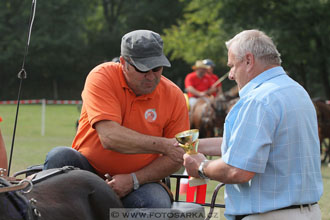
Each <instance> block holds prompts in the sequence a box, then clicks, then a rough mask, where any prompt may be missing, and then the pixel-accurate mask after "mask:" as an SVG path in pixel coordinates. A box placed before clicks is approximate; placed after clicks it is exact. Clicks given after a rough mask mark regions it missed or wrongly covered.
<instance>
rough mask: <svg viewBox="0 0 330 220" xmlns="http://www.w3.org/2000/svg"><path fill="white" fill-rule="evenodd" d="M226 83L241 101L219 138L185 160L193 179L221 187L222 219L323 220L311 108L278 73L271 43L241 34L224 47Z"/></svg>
mask: <svg viewBox="0 0 330 220" xmlns="http://www.w3.org/2000/svg"><path fill="white" fill-rule="evenodd" d="M226 45H227V48H228V66H229V67H230V73H229V78H230V79H232V80H235V81H236V83H237V85H238V88H239V96H240V100H239V101H238V102H237V103H236V105H235V106H234V107H233V108H232V110H231V111H230V113H229V114H228V115H227V117H226V121H225V125H224V135H223V138H211V139H201V140H200V144H199V145H200V147H199V150H198V151H199V152H201V153H205V154H211V155H217V154H218V155H219V153H220V151H219V145H220V144H221V155H222V157H221V158H220V159H217V160H214V161H207V160H206V159H205V157H204V155H202V154H198V155H193V156H191V155H187V154H186V155H185V156H184V159H185V162H184V165H185V166H186V169H187V172H188V174H189V175H191V176H195V177H202V178H211V179H214V180H218V181H220V182H223V183H226V190H225V203H226V210H225V216H226V217H227V218H228V219H233V220H234V219H236V220H237V219H244V220H251V219H313V220H314V219H321V211H320V208H319V206H318V204H317V202H318V201H319V200H320V197H321V195H322V192H323V184H322V175H321V164H320V150H319V138H318V128H317V118H316V112H315V108H314V106H313V103H312V101H311V99H310V97H309V95H308V94H307V92H306V91H305V90H304V88H303V87H302V86H300V85H299V84H298V83H297V82H295V81H294V80H292V79H291V78H290V77H289V76H288V75H287V74H286V73H285V71H284V69H283V68H282V67H281V66H280V65H281V59H280V54H279V52H278V51H277V49H276V47H275V45H274V43H273V42H272V40H271V39H270V38H269V37H268V36H267V35H265V34H264V33H263V32H261V31H258V30H247V31H243V32H241V33H239V34H237V35H236V36H235V37H234V38H233V39H231V40H230V41H228V42H226Z"/></svg>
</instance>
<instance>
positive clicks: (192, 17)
mask: <svg viewBox="0 0 330 220" xmlns="http://www.w3.org/2000/svg"><path fill="white" fill-rule="evenodd" d="M30 7H31V1H28V0H24V1H22V0H1V1H0V20H1V23H0V51H1V53H0V100H5V99H15V98H16V97H17V90H18V84H19V80H18V78H17V73H18V71H19V70H20V67H21V64H22V59H23V54H24V49H25V43H26V36H27V27H28V20H29V16H30ZM329 10H330V2H329V0H267V1H266V0H265V1H260V0H250V1H244V0H236V1H231V0H221V1H219V0H171V1H152V0H143V1H135V0H89V1H84V0H56V1H55V0H48V1H38V2H37V9H36V17H35V22H34V26H33V29H32V36H31V42H30V48H29V54H28V56H27V59H26V67H25V69H26V71H27V74H28V77H27V79H26V80H24V82H23V88H22V98H48V99H80V93H81V90H82V88H83V85H84V81H85V78H86V75H87V74H88V73H89V71H90V70H91V69H92V68H93V67H94V66H95V65H97V64H99V63H102V62H105V61H109V60H111V59H112V58H113V57H116V56H119V55H120V41H121V37H122V36H123V35H124V34H125V33H127V32H129V31H132V30H135V29H149V30H153V31H156V32H158V33H160V34H161V35H162V37H163V39H164V45H165V47H164V49H165V53H166V54H167V56H168V57H169V59H170V61H171V63H172V67H171V68H166V69H164V75H165V76H166V77H168V78H170V79H171V80H172V81H174V82H175V83H177V84H178V85H179V86H180V87H181V88H183V80H184V77H185V76H186V74H187V73H189V72H191V66H192V65H193V64H194V62H195V61H196V60H197V59H204V58H210V59H212V60H213V61H214V62H215V63H216V68H215V72H216V73H217V74H218V75H219V76H221V75H223V74H225V73H226V72H227V71H228V68H227V66H226V62H227V50H226V48H225V44H224V42H225V41H226V40H228V39H230V38H231V37H233V36H234V35H235V34H236V33H238V32H239V31H241V30H244V29H260V30H262V31H265V32H266V33H267V34H268V35H270V36H271V37H272V38H273V40H274V41H275V43H276V44H277V45H278V49H279V51H280V53H281V55H282V60H283V66H284V68H285V69H286V70H287V71H288V74H290V75H291V77H292V78H294V79H295V80H296V81H298V82H299V83H300V84H301V85H303V86H304V87H305V88H306V89H307V91H308V92H309V93H310V95H311V97H321V98H324V99H329V98H330V82H329V80H330V79H329V75H330V74H329V64H330V62H329V59H330V58H329V56H328V52H329V51H330V48H329V47H330V46H329V44H328V43H327V40H328V38H329V37H328V36H329V35H330V26H329V25H328V23H329V22H328V21H329V20H330V14H329V13H328V11H329ZM223 85H224V87H225V89H226V88H230V87H231V86H233V85H234V83H233V82H231V81H229V80H226V81H224V82H223Z"/></svg>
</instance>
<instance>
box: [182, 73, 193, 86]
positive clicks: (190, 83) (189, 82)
mask: <svg viewBox="0 0 330 220" xmlns="http://www.w3.org/2000/svg"><path fill="white" fill-rule="evenodd" d="M192 76H193V75H192V73H189V74H188V75H187V76H186V78H185V79H184V86H185V88H188V87H189V86H194V85H193V78H192Z"/></svg>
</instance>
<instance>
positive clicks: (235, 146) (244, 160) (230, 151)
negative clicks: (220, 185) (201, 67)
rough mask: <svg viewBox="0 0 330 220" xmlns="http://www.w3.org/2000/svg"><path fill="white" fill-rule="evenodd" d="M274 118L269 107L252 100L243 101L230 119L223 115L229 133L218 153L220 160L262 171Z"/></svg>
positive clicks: (267, 155)
mask: <svg viewBox="0 0 330 220" xmlns="http://www.w3.org/2000/svg"><path fill="white" fill-rule="evenodd" d="M234 117H235V116H234ZM276 120H277V119H276V117H275V115H274V113H273V112H272V111H271V108H270V107H269V106H267V105H266V104H264V103H261V102H258V101H255V100H253V101H250V102H247V103H245V104H243V105H242V106H241V107H240V109H239V110H238V113H237V116H236V118H235V119H234V120H233V121H232V122H231V119H230V118H228V121H227V119H226V123H225V126H226V127H225V129H226V130H227V129H229V132H230V137H229V138H228V140H229V141H228V143H226V145H227V150H226V152H225V153H224V154H223V156H222V159H223V160H224V162H225V163H227V164H229V165H231V166H234V167H237V168H240V169H243V170H247V171H251V172H256V173H263V172H264V171H265V168H266V164H267V161H268V157H269V152H270V148H271V147H272V143H273V136H274V132H275V125H276ZM226 132H227V131H226Z"/></svg>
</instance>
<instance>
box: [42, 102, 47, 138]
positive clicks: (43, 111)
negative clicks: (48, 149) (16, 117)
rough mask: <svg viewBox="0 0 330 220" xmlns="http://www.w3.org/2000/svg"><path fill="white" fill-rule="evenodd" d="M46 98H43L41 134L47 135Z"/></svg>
mask: <svg viewBox="0 0 330 220" xmlns="http://www.w3.org/2000/svg"><path fill="white" fill-rule="evenodd" d="M45 122H46V99H42V100H41V136H45Z"/></svg>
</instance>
